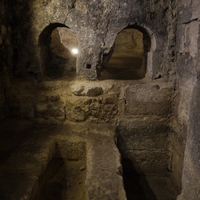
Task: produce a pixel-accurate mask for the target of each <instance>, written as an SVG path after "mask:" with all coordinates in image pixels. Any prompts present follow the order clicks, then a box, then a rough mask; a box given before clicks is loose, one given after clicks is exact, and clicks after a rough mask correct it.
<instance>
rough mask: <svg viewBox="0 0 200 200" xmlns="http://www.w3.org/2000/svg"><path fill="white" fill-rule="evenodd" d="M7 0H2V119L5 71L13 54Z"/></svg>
mask: <svg viewBox="0 0 200 200" xmlns="http://www.w3.org/2000/svg"><path fill="white" fill-rule="evenodd" d="M6 9H7V4H6V1H0V119H2V118H4V114H3V110H4V106H5V79H4V75H5V71H6V70H7V68H8V65H9V64H10V62H11V61H10V60H9V58H10V56H11V55H12V46H11V27H10V26H9V25H8V24H9V21H10V20H11V17H8V16H7V12H6Z"/></svg>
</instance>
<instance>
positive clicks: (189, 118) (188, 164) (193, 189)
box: [174, 0, 200, 200]
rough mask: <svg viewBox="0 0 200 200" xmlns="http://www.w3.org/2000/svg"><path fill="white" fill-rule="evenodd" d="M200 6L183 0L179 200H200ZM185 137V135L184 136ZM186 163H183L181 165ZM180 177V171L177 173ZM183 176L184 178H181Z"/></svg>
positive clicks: (179, 63)
mask: <svg viewBox="0 0 200 200" xmlns="http://www.w3.org/2000/svg"><path fill="white" fill-rule="evenodd" d="M199 11H200V2H199V1H198V0H194V1H185V0H183V1H182V2H181V3H180V4H179V7H178V13H179V17H178V29H177V50H176V52H177V61H176V62H177V75H178V81H179V101H178V112H177V115H178V118H177V119H178V122H177V123H178V125H179V130H178V133H176V134H177V142H176V144H175V146H176V148H175V149H176V152H177V155H176V157H175V164H174V165H177V166H178V163H180V162H181V160H182V158H183V150H184V146H185V143H186V148H185V153H184V155H185V156H184V163H183V177H182V193H181V195H180V196H179V199H181V200H182V199H185V200H186V199H191V200H195V199H199V198H200V196H199V195H200V190H199V179H198V178H197V177H199V171H200V169H199V162H198V160H199V131H198V130H199V123H198V122H197V121H199V115H198V110H199V108H198V107H199V106H198V105H199V89H198V88H199V76H198V74H199V69H200V66H199V55H200V54H199V46H200V42H199V41H200V37H199V30H200V29H199V28H200V26H199V24H200V23H199V17H200V12H199ZM180 133H181V134H180ZM181 163H182V162H181ZM177 174H179V173H178V170H177ZM179 176H180V174H179Z"/></svg>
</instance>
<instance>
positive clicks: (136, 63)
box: [100, 26, 151, 80]
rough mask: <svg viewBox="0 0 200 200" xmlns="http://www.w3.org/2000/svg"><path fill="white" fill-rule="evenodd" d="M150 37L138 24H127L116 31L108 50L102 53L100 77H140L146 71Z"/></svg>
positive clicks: (122, 78) (143, 75) (125, 78)
mask: <svg viewBox="0 0 200 200" xmlns="http://www.w3.org/2000/svg"><path fill="white" fill-rule="evenodd" d="M150 47H151V39H150V37H149V34H148V33H147V31H146V30H145V29H144V28H142V27H139V26H129V27H127V28H125V29H123V30H122V31H121V32H119V33H118V35H117V37H116V39H115V43H114V45H113V47H112V48H111V50H110V52H109V53H108V54H106V55H104V60H103V69H102V71H101V73H100V78H101V79H118V80H133V79H142V78H144V77H145V74H146V71H147V59H148V58H147V55H148V52H149V51H150Z"/></svg>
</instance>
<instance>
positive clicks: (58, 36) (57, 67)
mask: <svg viewBox="0 0 200 200" xmlns="http://www.w3.org/2000/svg"><path fill="white" fill-rule="evenodd" d="M39 46H40V50H41V51H40V57H41V65H42V70H43V75H44V76H46V77H48V78H50V79H57V78H66V79H71V78H73V77H75V76H76V56H77V53H78V40H77V37H76V34H75V33H74V32H73V31H72V30H71V29H69V28H68V27H66V26H65V25H62V24H57V23H56V24H50V25H49V26H47V27H46V28H45V29H44V30H43V31H42V33H41V34H40V37H39Z"/></svg>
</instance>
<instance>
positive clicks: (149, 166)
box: [126, 150, 170, 176]
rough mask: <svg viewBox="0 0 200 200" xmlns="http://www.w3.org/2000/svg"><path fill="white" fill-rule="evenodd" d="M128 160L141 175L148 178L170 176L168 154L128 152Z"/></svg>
mask: <svg viewBox="0 0 200 200" xmlns="http://www.w3.org/2000/svg"><path fill="white" fill-rule="evenodd" d="M126 154H127V155H128V158H129V159H130V160H131V161H132V163H133V166H134V168H135V169H136V171H137V172H138V173H140V174H145V175H146V176H149V175H151V176H152V175H153V176H168V175H169V173H170V171H169V169H168V168H169V161H170V156H169V155H168V153H167V152H156V151H137V150H136V151H135V150H130V151H127V152H126Z"/></svg>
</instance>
